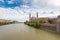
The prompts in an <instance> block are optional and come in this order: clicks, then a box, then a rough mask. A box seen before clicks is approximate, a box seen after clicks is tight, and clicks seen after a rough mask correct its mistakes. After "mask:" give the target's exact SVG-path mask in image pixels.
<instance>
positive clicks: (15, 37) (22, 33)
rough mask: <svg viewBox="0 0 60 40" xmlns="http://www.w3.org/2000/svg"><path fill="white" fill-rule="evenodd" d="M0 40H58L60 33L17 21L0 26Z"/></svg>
mask: <svg viewBox="0 0 60 40" xmlns="http://www.w3.org/2000/svg"><path fill="white" fill-rule="evenodd" d="M0 40H60V35H58V34H54V33H51V32H48V31H44V30H40V29H35V28H32V27H29V26H27V25H25V24H23V23H18V24H10V25H5V26H0Z"/></svg>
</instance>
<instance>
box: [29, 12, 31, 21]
mask: <svg viewBox="0 0 60 40" xmlns="http://www.w3.org/2000/svg"><path fill="white" fill-rule="evenodd" d="M30 20H31V13H29V21H30Z"/></svg>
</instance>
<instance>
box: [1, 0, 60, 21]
mask: <svg viewBox="0 0 60 40" xmlns="http://www.w3.org/2000/svg"><path fill="white" fill-rule="evenodd" d="M37 12H38V13H39V17H52V18H53V17H56V16H58V15H60V0H0V19H8V20H17V21H25V20H28V15H29V13H31V14H32V16H36V13H37Z"/></svg>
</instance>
